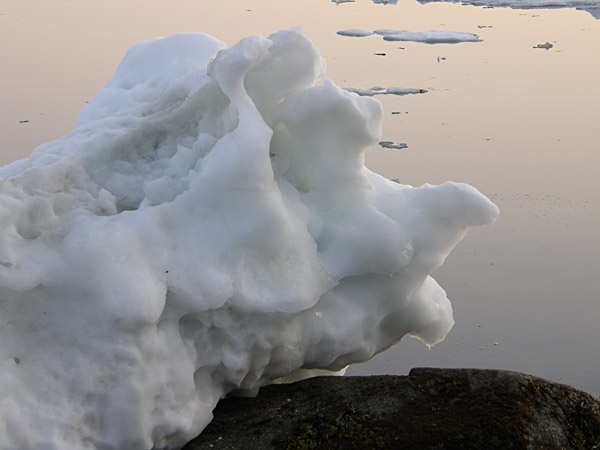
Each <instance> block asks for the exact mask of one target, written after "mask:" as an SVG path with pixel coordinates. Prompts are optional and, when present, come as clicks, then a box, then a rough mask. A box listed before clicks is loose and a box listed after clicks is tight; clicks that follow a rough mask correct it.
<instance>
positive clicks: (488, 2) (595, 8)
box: [417, 0, 600, 19]
mask: <svg viewBox="0 0 600 450" xmlns="http://www.w3.org/2000/svg"><path fill="white" fill-rule="evenodd" d="M417 1H418V2H419V3H421V4H427V3H436V2H448V3H461V4H463V5H473V6H489V7H498V8H502V7H503V8H514V9H551V8H575V9H579V10H582V11H587V12H589V13H590V14H591V15H592V16H594V17H595V18H596V19H599V18H600V2H599V1H598V0H417Z"/></svg>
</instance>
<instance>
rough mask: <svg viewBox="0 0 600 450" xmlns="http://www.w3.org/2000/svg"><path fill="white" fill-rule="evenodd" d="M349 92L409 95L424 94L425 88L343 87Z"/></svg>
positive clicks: (369, 94)
mask: <svg viewBox="0 0 600 450" xmlns="http://www.w3.org/2000/svg"><path fill="white" fill-rule="evenodd" d="M344 89H346V90H347V91H349V92H353V93H354V94H358V95H360V96H366V97H372V96H374V95H410V94H425V93H426V92H427V89H419V88H403V87H394V86H390V87H387V88H384V87H381V86H374V87H372V88H369V89H366V88H344Z"/></svg>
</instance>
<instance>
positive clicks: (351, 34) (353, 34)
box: [337, 28, 373, 37]
mask: <svg viewBox="0 0 600 450" xmlns="http://www.w3.org/2000/svg"><path fill="white" fill-rule="evenodd" d="M337 34H339V35H340V36H348V37H365V36H371V35H372V34H373V32H371V31H365V30H360V29H358V28H353V29H351V30H341V31H338V32H337Z"/></svg>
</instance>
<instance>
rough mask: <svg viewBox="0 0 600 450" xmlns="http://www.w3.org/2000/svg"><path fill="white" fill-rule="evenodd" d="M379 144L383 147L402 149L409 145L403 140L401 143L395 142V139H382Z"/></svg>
mask: <svg viewBox="0 0 600 450" xmlns="http://www.w3.org/2000/svg"><path fill="white" fill-rule="evenodd" d="M379 146H380V147H383V148H391V149H396V150H402V149H405V148H408V145H407V144H405V143H403V142H401V143H399V144H396V143H394V141H381V142H379Z"/></svg>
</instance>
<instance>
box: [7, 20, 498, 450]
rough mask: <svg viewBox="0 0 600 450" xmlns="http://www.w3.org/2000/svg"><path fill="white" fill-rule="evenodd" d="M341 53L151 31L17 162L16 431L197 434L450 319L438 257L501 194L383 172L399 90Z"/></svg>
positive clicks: (284, 41) (12, 341)
mask: <svg viewBox="0 0 600 450" xmlns="http://www.w3.org/2000/svg"><path fill="white" fill-rule="evenodd" d="M324 72H325V63H324V61H323V59H322V58H321V56H320V55H319V52H318V51H317V50H316V49H315V48H314V47H313V45H312V44H311V43H310V41H309V40H308V39H307V38H306V37H305V36H304V35H303V33H302V31H301V30H299V29H290V30H283V31H280V32H277V33H275V34H273V35H271V36H269V37H268V38H263V37H261V36H251V37H249V38H246V39H243V40H242V41H240V42H238V43H236V44H235V45H232V46H231V47H229V48H226V45H225V44H223V43H222V42H219V41H218V40H216V39H214V38H212V37H210V36H208V35H206V34H202V33H183V34H176V35H173V36H170V37H166V38H157V39H153V40H150V41H145V42H141V43H139V44H137V45H135V46H133V47H132V48H131V49H130V50H129V51H128V52H127V54H126V56H125V57H124V59H123V61H122V62H121V64H120V65H119V67H118V69H117V71H116V73H115V75H114V77H113V78H112V79H111V80H110V81H108V83H107V84H106V86H105V87H104V88H103V89H102V90H101V91H100V92H99V93H98V94H97V95H96V96H95V97H94V98H93V99H92V100H91V101H90V102H89V104H87V105H86V106H85V108H84V109H83V110H82V112H81V114H80V116H79V118H78V120H77V122H76V124H75V126H74V129H73V130H72V131H71V132H70V133H69V134H67V135H66V136H64V137H62V138H60V139H58V140H56V141H53V142H49V143H46V144H43V145H42V146H40V147H38V148H37V149H36V150H34V151H33V153H32V154H31V156H30V157H29V158H27V159H24V160H20V161H16V162H14V163H12V164H10V165H7V166H4V167H2V168H0V220H1V222H2V230H1V232H0V320H1V321H0V448H2V449H17V448H22V449H25V448H27V449H45V450H59V449H60V450H75V449H77V450H80V449H104V450H107V449H119V450H127V449H132V450H138V449H144V450H148V449H152V448H154V449H175V448H180V447H181V446H183V445H184V444H185V443H186V442H187V441H189V440H190V439H191V438H193V437H194V436H196V435H198V434H199V433H200V432H201V431H202V430H203V429H204V427H205V426H206V425H207V424H208V423H209V422H210V420H211V418H212V410H213V408H214V406H215V405H216V403H217V402H218V401H219V399H220V398H222V397H224V396H225V395H227V394H228V393H230V392H232V391H235V390H240V389H241V390H245V391H246V392H252V391H255V390H256V389H258V388H259V387H260V386H262V385H265V384H267V383H269V382H271V381H272V380H275V379H278V378H280V377H284V376H294V374H298V373H303V374H306V373H309V372H310V371H311V370H313V369H325V370H329V371H339V370H343V368H344V367H346V366H347V365H349V364H351V363H354V362H359V361H364V360H367V359H369V358H370V357H371V356H373V355H374V354H376V353H377V352H380V351H383V350H385V349H386V348H388V347H390V346H391V345H393V344H395V343H397V342H398V341H399V340H400V339H401V338H402V337H403V336H405V335H411V336H414V337H416V338H419V339H421V340H422V341H423V342H425V343H426V344H428V345H433V344H435V343H436V342H439V341H440V340H442V339H443V338H444V337H445V335H446V334H447V333H448V331H449V330H450V328H451V327H452V325H453V323H454V321H453V316H452V307H451V304H450V302H449V300H448V299H447V297H446V294H445V292H444V290H443V289H442V288H441V287H440V286H439V285H438V284H437V283H436V282H435V280H434V279H433V278H432V277H431V276H430V274H431V273H432V272H433V271H434V270H435V269H436V268H437V267H439V266H440V265H441V264H442V263H443V261H444V259H445V258H446V256H447V255H448V253H449V252H450V251H451V249H452V248H453V247H454V246H455V245H456V244H457V243H458V242H459V241H460V240H461V239H462V238H463V237H464V235H465V233H466V231H467V229H468V228H469V227H473V226H479V225H484V224H490V223H491V222H493V221H494V219H495V218H496V216H497V214H498V209H497V208H496V206H495V205H494V204H493V203H491V202H490V201H489V200H488V199H487V198H486V197H485V196H483V195H482V194H481V193H479V192H478V191H477V190H476V189H475V188H473V187H470V186H468V185H465V184H458V183H452V182H448V183H445V184H443V185H440V186H432V185H424V186H421V187H419V188H412V187H410V186H406V185H402V184H399V183H396V182H393V181H390V180H387V179H384V178H383V177H381V176H379V175H377V174H375V173H373V172H371V171H369V170H368V169H367V168H366V167H365V164H364V162H365V161H364V160H365V150H366V149H367V148H368V147H370V146H375V145H377V143H378V142H380V140H381V123H382V114H383V110H382V106H381V104H380V103H379V102H378V101H377V100H375V99H373V98H371V97H361V96H359V95H357V94H354V93H351V92H348V91H346V90H344V89H341V88H339V87H337V86H336V85H335V84H334V83H333V82H332V81H331V80H328V79H322V77H323V75H324ZM303 371H308V372H303Z"/></svg>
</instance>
